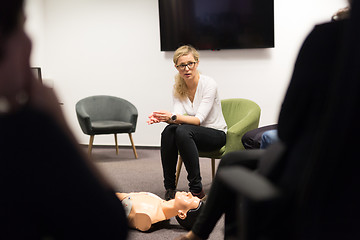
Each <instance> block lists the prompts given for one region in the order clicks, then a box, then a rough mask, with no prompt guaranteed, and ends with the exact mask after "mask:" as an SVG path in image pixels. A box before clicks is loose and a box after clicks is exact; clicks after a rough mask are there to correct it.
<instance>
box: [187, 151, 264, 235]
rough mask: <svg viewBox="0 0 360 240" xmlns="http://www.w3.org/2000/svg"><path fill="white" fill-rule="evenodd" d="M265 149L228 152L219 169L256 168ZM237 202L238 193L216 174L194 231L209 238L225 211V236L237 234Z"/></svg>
mask: <svg viewBox="0 0 360 240" xmlns="http://www.w3.org/2000/svg"><path fill="white" fill-rule="evenodd" d="M264 151H265V150H262V149H261V150H242V151H235V152H231V153H228V154H226V155H225V156H224V157H223V158H222V159H221V161H220V164H219V167H218V169H221V168H223V167H227V166H244V167H247V168H249V169H256V168H257V166H258V163H259V159H260V157H261V156H262V155H263V153H264ZM237 204H238V198H237V195H236V193H235V192H234V191H232V190H230V189H229V188H228V187H227V186H226V185H225V184H224V183H223V182H222V181H221V180H220V179H219V178H218V176H217V175H216V176H215V178H214V180H213V182H212V185H211V189H210V192H209V194H208V197H207V200H206V203H205V207H204V208H203V209H202V210H201V213H200V215H199V216H198V218H197V219H196V222H195V224H194V226H193V228H192V231H193V232H194V233H195V234H196V235H198V236H199V237H201V238H203V239H207V238H208V237H209V235H210V233H211V232H212V230H213V229H214V227H215V225H216V223H217V222H218V221H219V219H220V217H221V216H222V214H224V213H225V237H226V236H231V235H236V234H237V228H236V220H237V215H236V214H237V213H238V212H237V211H236V206H237Z"/></svg>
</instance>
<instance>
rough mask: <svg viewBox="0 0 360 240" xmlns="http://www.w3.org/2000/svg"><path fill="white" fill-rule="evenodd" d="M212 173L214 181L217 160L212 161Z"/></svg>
mask: <svg viewBox="0 0 360 240" xmlns="http://www.w3.org/2000/svg"><path fill="white" fill-rule="evenodd" d="M211 173H212V180H214V177H215V158H212V159H211Z"/></svg>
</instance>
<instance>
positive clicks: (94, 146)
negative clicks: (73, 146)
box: [80, 144, 160, 150]
mask: <svg viewBox="0 0 360 240" xmlns="http://www.w3.org/2000/svg"><path fill="white" fill-rule="evenodd" d="M80 146H82V147H88V146H89V145H88V144H80ZM135 147H136V149H153V150H158V149H160V146H135ZM92 148H93V149H94V148H115V145H93V147H92ZM119 149H132V146H126V145H123V146H121V145H119Z"/></svg>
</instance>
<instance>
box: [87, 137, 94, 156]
mask: <svg viewBox="0 0 360 240" xmlns="http://www.w3.org/2000/svg"><path fill="white" fill-rule="evenodd" d="M94 137H95V136H94V135H90V141H89V147H88V154H89V156H90V155H91V152H92V145H93V143H94Z"/></svg>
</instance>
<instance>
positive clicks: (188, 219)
mask: <svg viewBox="0 0 360 240" xmlns="http://www.w3.org/2000/svg"><path fill="white" fill-rule="evenodd" d="M175 202H176V203H175V204H181V206H182V209H181V210H179V211H178V215H177V216H176V220H177V221H178V223H179V224H180V225H181V226H182V227H184V228H185V229H186V230H191V228H192V226H193V225H194V223H195V221H196V218H197V216H198V215H199V214H200V211H201V208H202V207H203V206H204V203H203V202H202V201H201V200H200V199H199V198H198V197H194V196H193V195H192V194H191V193H190V192H189V193H186V192H177V193H176V195H175Z"/></svg>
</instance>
